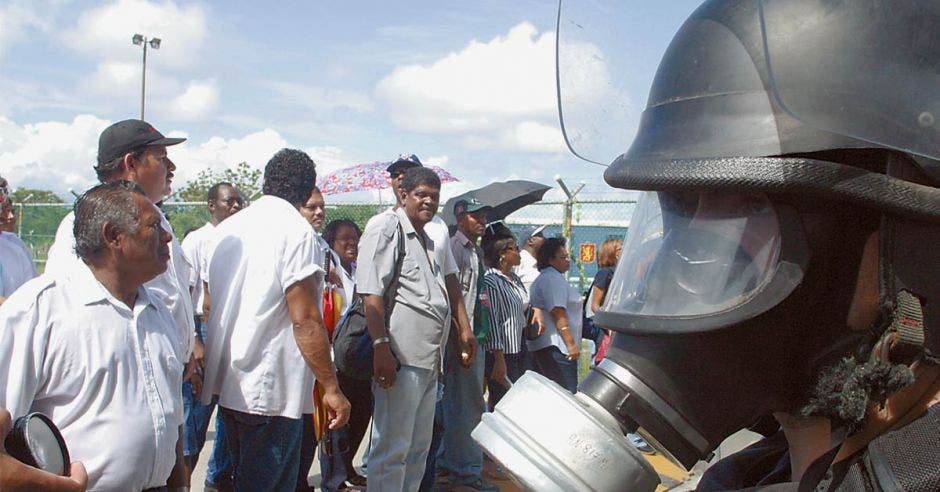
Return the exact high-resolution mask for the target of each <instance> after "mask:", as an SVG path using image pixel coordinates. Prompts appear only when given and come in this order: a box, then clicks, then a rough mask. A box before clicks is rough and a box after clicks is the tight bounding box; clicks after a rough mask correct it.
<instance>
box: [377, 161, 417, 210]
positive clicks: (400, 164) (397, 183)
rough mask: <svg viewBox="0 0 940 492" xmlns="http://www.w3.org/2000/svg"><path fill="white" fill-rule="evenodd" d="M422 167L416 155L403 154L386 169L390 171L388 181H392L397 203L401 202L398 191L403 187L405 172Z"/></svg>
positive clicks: (393, 193)
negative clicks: (402, 181)
mask: <svg viewBox="0 0 940 492" xmlns="http://www.w3.org/2000/svg"><path fill="white" fill-rule="evenodd" d="M422 166H423V164H421V159H418V156H416V155H414V154H409V155H405V154H402V155H400V156H398V159H396V160H395V161H394V162H392V163H391V164H389V165H388V167H387V168H385V170H386V171H388V179H389V180H390V181H391V186H392V195H395V200H396V203H398V201H399V200H400V199H399V198H398V192H397V190H398V188H400V187H401V180H402V179H403V178H404V176H405V171H407V170H408V169H411V168H413V167H422ZM398 205H401V203H398Z"/></svg>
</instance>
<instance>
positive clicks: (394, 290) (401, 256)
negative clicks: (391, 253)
mask: <svg viewBox="0 0 940 492" xmlns="http://www.w3.org/2000/svg"><path fill="white" fill-rule="evenodd" d="M395 220H397V221H398V257H397V258H396V259H395V274H394V275H392V282H391V283H390V284H388V288H386V289H385V295H384V296H382V297H383V301H384V305H385V326H386V328H387V327H388V322H389V320H390V319H391V317H392V309H393V308H394V307H395V297H396V296H397V294H398V278H399V277H400V276H401V266H402V263H404V262H405V230H404V228H402V226H401V219H400V218H399V217H398V215H396V216H395Z"/></svg>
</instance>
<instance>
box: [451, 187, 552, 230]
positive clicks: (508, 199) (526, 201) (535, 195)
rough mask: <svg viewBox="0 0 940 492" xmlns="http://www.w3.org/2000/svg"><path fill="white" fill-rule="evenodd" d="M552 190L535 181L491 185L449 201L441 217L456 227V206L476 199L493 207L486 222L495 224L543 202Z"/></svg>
mask: <svg viewBox="0 0 940 492" xmlns="http://www.w3.org/2000/svg"><path fill="white" fill-rule="evenodd" d="M550 189H552V187H551V186H545V185H543V184H540V183H536V182H533V181H523V180H514V181H499V182H496V183H490V184H488V185H486V186H484V187H482V188H477V189H475V190H470V191H468V192H466V193H463V194H461V195H457V196H455V197H453V198H451V199H450V200H447V203H445V204H444V207H443V208H442V209H441V217H442V218H443V219H444V222H446V223H447V225H448V226H451V227H455V226H456V225H457V217H454V204H455V203H457V202H458V201H460V200H465V199H468V198H475V199H477V200H478V201H480V202H482V203H483V204H485V205H489V206H491V207H493V208H491V209H490V210H489V211H488V212H487V213H486V221H487V222H495V221H497V220H502V219H505V218H506V216H507V215H509V214H511V213H513V212H515V211H516V210H519V209H520V208H522V207H524V206H526V205H531V204H533V203H535V202H537V201H539V200H541V199H542V196H543V195H545V192H546V191H548V190H550Z"/></svg>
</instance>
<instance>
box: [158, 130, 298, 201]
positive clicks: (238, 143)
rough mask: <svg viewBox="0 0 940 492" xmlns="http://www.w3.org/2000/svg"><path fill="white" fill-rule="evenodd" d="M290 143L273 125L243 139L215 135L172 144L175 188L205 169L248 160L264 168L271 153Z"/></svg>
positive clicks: (231, 165)
mask: <svg viewBox="0 0 940 492" xmlns="http://www.w3.org/2000/svg"><path fill="white" fill-rule="evenodd" d="M171 134H172V135H173V136H182V135H177V134H175V133H171ZM287 146H288V144H287V141H286V140H284V137H282V136H281V135H280V134H279V133H278V132H276V131H274V130H272V129H270V128H266V129H264V130H262V131H259V132H255V133H250V134H248V135H245V136H244V137H241V138H233V139H225V138H222V137H212V138H210V139H209V140H207V141H205V142H203V143H196V142H193V141H190V140H187V141H186V142H183V143H182V144H179V145H177V146H174V147H172V148H171V150H169V152H168V153H169V155H170V158H171V159H173V162H174V163H176V177H175V178H174V180H173V181H174V184H173V188H174V189H180V188H182V187H183V185H184V184H185V183H186V182H187V181H191V180H193V179H195V178H196V176H197V175H199V172H200V171H202V170H203V169H212V170H216V171H219V170H222V169H227V168H234V167H235V166H236V165H237V164H238V163H240V162H247V163H248V165H249V166H251V167H253V168H255V169H264V165H265V164H267V162H268V160H269V159H271V156H273V155H274V153H275V152H277V151H278V150H280V149H282V148H284V147H287Z"/></svg>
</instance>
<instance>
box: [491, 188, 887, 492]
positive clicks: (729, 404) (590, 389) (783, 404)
mask: <svg viewBox="0 0 940 492" xmlns="http://www.w3.org/2000/svg"><path fill="white" fill-rule="evenodd" d="M853 212H854V211H853V209H852V207H846V206H841V207H840V206H838V205H833V204H831V203H826V202H824V201H813V200H805V199H804V200H793V199H791V198H788V197H783V196H768V195H767V194H763V193H749V194H732V193H654V192H650V193H645V194H643V195H642V196H641V198H640V199H639V201H638V203H637V206H636V209H635V212H634V215H633V218H632V219H631V227H630V229H629V232H628V233H627V236H626V238H625V241H624V248H623V254H622V256H621V258H620V261H619V263H618V265H617V268H616V272H615V274H614V278H613V280H612V282H611V284H610V286H609V288H608V291H607V296H606V298H605V302H604V306H603V309H602V310H601V311H600V312H598V313H597V314H596V315H595V319H594V322H595V324H597V325H599V326H601V327H603V328H606V329H609V330H612V331H613V332H615V335H614V338H613V342H612V344H611V347H610V349H609V351H608V353H607V357H606V359H605V360H604V361H602V362H601V363H600V364H599V365H598V366H597V367H595V368H594V370H593V371H592V372H591V374H590V375H589V376H588V377H587V379H585V380H584V381H583V382H582V383H581V385H580V386H579V391H578V394H577V395H575V396H574V397H572V396H571V395H570V394H567V393H565V392H563V391H560V390H558V389H557V388H553V387H552V385H551V383H548V382H547V381H546V380H545V379H544V378H542V377H541V376H538V375H537V374H534V373H527V375H526V377H525V378H523V379H520V381H518V382H517V383H516V384H515V385H514V386H513V390H512V391H511V392H510V394H513V395H518V396H513V397H512V398H511V399H510V395H507V397H506V398H507V400H508V402H507V403H506V404H503V403H502V402H501V403H500V405H498V406H497V408H496V410H495V411H494V413H492V414H487V415H484V417H483V422H482V424H481V425H480V427H479V428H478V429H477V430H476V431H475V434H474V435H475V436H476V438H477V439H478V441H480V442H481V444H483V446H484V448H485V449H486V450H487V451H488V452H490V453H491V454H493V455H494V456H495V457H496V458H497V459H498V460H500V461H501V462H503V463H504V464H505V465H506V466H507V468H508V469H510V470H511V471H512V472H513V474H514V475H515V476H516V477H517V478H519V479H520V481H522V482H523V483H524V484H525V485H526V486H527V487H529V488H531V489H533V490H551V489H553V488H557V487H558V486H559V485H558V484H565V485H564V486H562V487H561V488H562V489H565V488H568V487H569V486H570V487H571V489H577V490H651V487H652V486H655V484H656V483H658V481H659V479H658V477H657V476H656V474H655V473H654V472H653V471H652V470H651V468H650V467H649V465H648V463H647V462H646V460H645V459H643V458H642V456H641V455H640V454H639V452H637V451H636V450H635V449H634V448H633V447H632V445H631V444H629V442H628V441H627V440H626V439H625V438H624V437H623V435H624V433H626V432H635V431H637V430H639V432H640V433H641V434H642V435H643V436H644V437H645V438H646V439H647V441H648V442H649V443H650V444H651V445H652V446H653V447H654V448H655V449H656V450H657V451H658V452H659V453H660V454H662V455H665V456H667V457H670V458H671V459H673V460H674V461H675V462H676V463H678V464H681V465H682V466H684V467H685V468H691V467H692V465H694V463H695V462H697V461H698V460H699V459H702V458H707V457H708V456H709V454H710V453H711V451H712V450H713V449H714V448H715V447H717V446H718V444H719V443H720V442H721V441H722V440H723V439H724V438H726V437H727V436H729V435H730V434H732V433H734V432H735V431H737V430H739V429H741V428H744V427H747V426H748V425H750V424H752V423H754V422H755V421H756V420H757V419H758V418H760V417H761V416H764V415H767V414H769V413H771V412H773V411H778V410H791V409H793V410H795V409H797V408H798V407H799V406H800V405H801V404H802V403H803V402H805V401H806V399H807V395H808V391H809V389H810V388H811V387H812V385H813V383H814V382H815V379H814V378H815V375H816V374H818V373H819V371H820V370H821V369H822V368H824V367H827V366H829V365H831V364H833V363H835V362H836V361H838V360H839V359H840V358H841V357H844V356H846V355H851V354H852V351H853V349H854V347H855V346H856V345H857V344H858V343H859V341H860V340H861V339H862V338H863V337H864V335H865V332H864V331H862V332H858V333H853V332H852V331H851V330H849V329H848V328H847V327H846V325H845V319H846V314H847V312H848V310H849V306H850V304H851V294H852V289H846V288H844V286H845V285H854V282H855V276H856V274H857V270H858V265H859V261H860V259H861V254H862V251H863V249H864V245H865V242H866V240H867V239H868V237H869V236H870V235H871V234H872V233H873V232H874V231H875V230H876V229H877V228H878V220H877V218H875V219H872V218H870V216H866V215H864V214H858V213H853ZM507 400H504V401H507ZM536 408H551V409H553V411H552V412H551V413H550V415H551V416H550V417H545V416H544V415H542V414H540V413H539V412H537V411H534V409H536ZM543 420H544V422H543ZM559 422H563V424H561V425H559ZM550 436H551V437H550ZM520 442H526V443H527V446H526V448H524V449H522V448H520V447H519V443H520ZM497 443H498V444H497ZM523 462H524V463H525V465H522V464H521V463H523ZM581 463H584V464H588V465H589V466H578V465H579V464H581ZM604 463H608V464H609V466H604V468H605V470H604V473H603V474H601V473H600V470H598V469H597V467H599V466H601V465H603V464H604ZM559 473H567V476H558V474H559ZM601 476H603V477H604V478H603V483H599V481H598V480H599V478H598V477H601ZM540 480H543V481H540ZM552 483H554V484H556V485H554V486H551V485H550V484H552ZM575 484H577V485H575ZM625 484H633V485H632V486H629V487H628V486H626V485H625ZM650 484H652V486H651V485H650ZM582 486H583V487H585V488H582ZM545 487H548V488H547V489H546V488H545Z"/></svg>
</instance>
